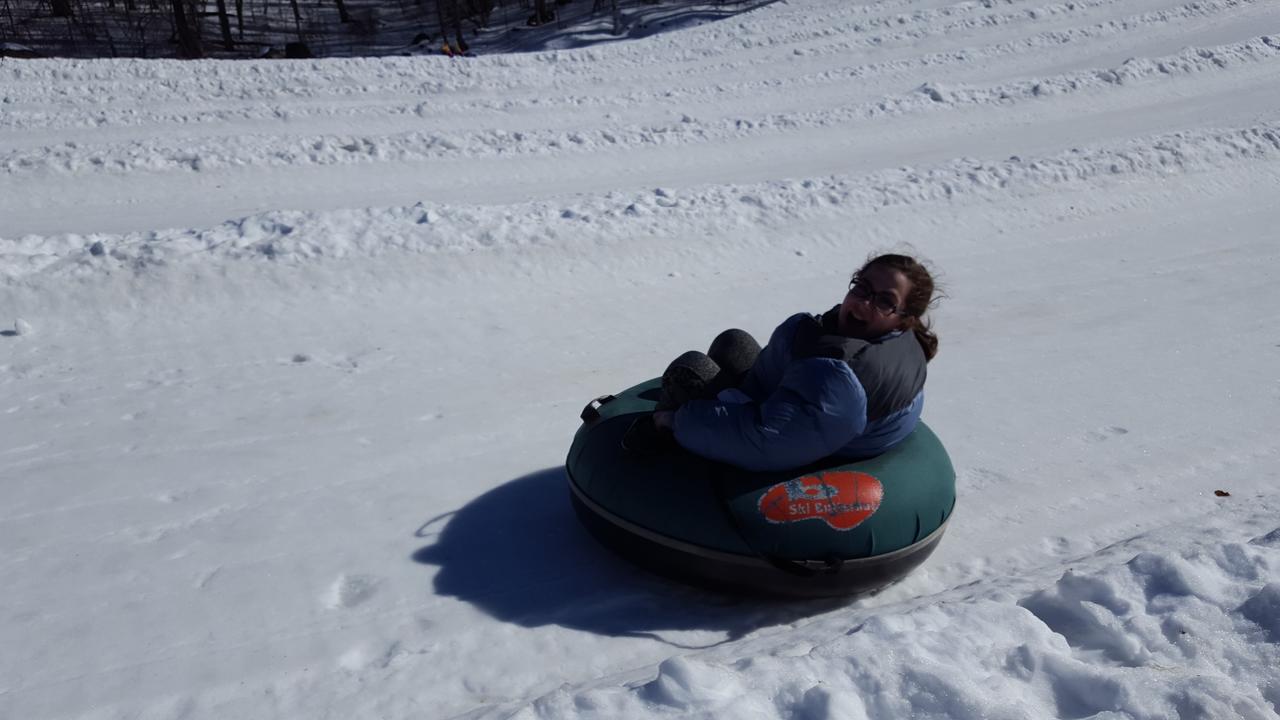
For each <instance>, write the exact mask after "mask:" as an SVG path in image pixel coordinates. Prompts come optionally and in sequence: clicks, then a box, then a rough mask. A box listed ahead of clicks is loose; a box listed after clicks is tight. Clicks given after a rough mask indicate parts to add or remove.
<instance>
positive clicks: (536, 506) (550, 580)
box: [413, 468, 848, 645]
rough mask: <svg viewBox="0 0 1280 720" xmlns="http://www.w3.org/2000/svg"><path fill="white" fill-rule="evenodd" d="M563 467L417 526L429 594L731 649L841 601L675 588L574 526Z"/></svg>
mask: <svg viewBox="0 0 1280 720" xmlns="http://www.w3.org/2000/svg"><path fill="white" fill-rule="evenodd" d="M567 483H568V480H567V479H566V477H565V472H564V469H563V468H550V469H547V470H542V471H540V472H536V473H533V474H531V475H526V476H524V477H521V478H518V479H515V480H512V481H511V482H508V483H505V484H503V485H500V486H498V487H497V488H494V489H493V490H490V491H489V492H487V493H485V494H483V495H481V496H479V497H477V498H476V499H474V500H472V501H471V502H470V503H468V504H467V505H465V506H464V507H462V508H461V509H459V510H457V511H455V512H453V513H448V514H446V515H441V516H439V517H436V518H433V519H431V520H429V521H427V522H426V523H425V524H424V525H423V526H422V527H421V528H419V529H418V531H417V533H416V535H417V536H418V537H421V538H431V539H432V542H431V543H430V544H429V545H426V546H425V547H422V548H420V549H419V550H418V551H417V552H415V553H413V560H414V561H415V562H419V563H422V564H424V565H436V566H439V568H440V569H439V571H438V572H437V573H436V576H435V580H434V582H435V593H436V594H437V595H445V596H450V597H456V598H458V599H459V600H462V601H464V602H468V603H471V604H472V605H474V606H476V607H477V608H479V609H481V610H483V611H484V612H486V613H488V614H489V615H491V616H493V617H494V618H497V619H499V620H502V621H505V622H510V623H515V624H518V625H521V626H524V627H530V628H532V627H541V626H545V625H559V626H562V627H566V628H573V629H576V630H583V631H587V632H592V633H596V634H599V635H608V636H615V637H621V636H631V637H650V638H655V639H659V640H663V641H664V642H669V643H671V644H673V645H678V643H675V642H672V641H670V640H668V639H666V638H662V637H661V636H659V635H657V633H659V632H661V631H690V630H703V631H717V632H724V633H726V634H727V640H734V639H736V638H739V637H742V636H743V635H746V634H747V633H749V632H751V631H753V630H755V629H758V628H762V627H767V626H770V625H776V624H779V623H785V622H791V621H794V620H796V619H798V618H802V617H805V616H808V615H813V614H816V613H819V612H825V611H827V610H831V609H833V608H835V607H839V606H841V605H844V604H846V603H847V602H848V601H847V600H825V601H804V602H790V603H787V604H782V603H780V602H776V601H769V600H757V599H745V598H738V597H733V596H728V595H721V594H716V593H712V592H708V591H704V590H699V589H696V588H691V587H687V586H684V585H679V584H676V583H674V582H671V581H668V580H665V579H663V578H660V577H657V576H655V575H652V574H649V573H647V572H645V571H643V570H640V569H638V568H636V567H634V566H632V565H630V564H629V563H627V562H626V561H625V560H623V559H621V558H619V557H617V556H615V555H613V554H612V553H611V552H610V551H608V550H607V549H605V548H604V547H602V546H601V545H600V544H599V543H597V542H596V540H595V538H593V537H591V535H589V534H588V533H587V531H586V530H585V529H583V527H582V526H581V525H580V524H579V522H578V519H577V517H576V516H575V515H574V513H573V508H572V507H571V505H570V502H569V497H568V493H569V490H568V485H567Z"/></svg>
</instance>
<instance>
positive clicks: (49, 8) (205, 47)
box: [0, 0, 764, 58]
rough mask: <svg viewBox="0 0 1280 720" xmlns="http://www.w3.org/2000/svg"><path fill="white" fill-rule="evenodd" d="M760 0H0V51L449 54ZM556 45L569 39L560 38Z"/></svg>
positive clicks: (737, 7) (687, 17) (685, 17)
mask: <svg viewBox="0 0 1280 720" xmlns="http://www.w3.org/2000/svg"><path fill="white" fill-rule="evenodd" d="M760 4H764V2H762V1H761V0H756V1H755V2H750V1H744V0H737V1H733V0H702V1H701V2H696V3H695V2H689V1H687V0H685V1H682V0H0V57H3V56H8V57H48V56H58V57H179V58H200V57H220V58H257V57H324V56H352V55H394V54H424V53H445V54H451V55H452V54H459V53H467V52H469V51H470V50H471V47H470V46H471V45H472V44H473V43H474V42H475V40H476V38H477V37H481V36H483V37H484V38H486V39H487V40H488V42H486V43H485V45H486V48H487V49H500V50H522V49H524V50H532V49H539V48H540V46H542V47H545V46H550V45H549V42H550V39H551V38H553V37H555V36H556V31H557V30H564V29H566V28H568V27H570V26H572V27H573V28H575V32H578V33H587V32H590V33H595V34H596V35H601V34H605V35H608V34H612V35H615V36H626V35H635V34H647V32H645V31H644V28H645V23H646V18H663V20H662V22H664V23H665V22H671V21H675V22H679V23H680V24H686V23H688V22H698V21H701V20H703V19H717V18H719V17H724V16H725V15H727V14H733V13H736V12H741V11H742V10H745V9H750V7H744V6H757V5H760ZM728 6H733V7H728ZM673 16H674V17H673ZM495 39H496V41H495ZM582 40H583V42H584V43H585V42H586V38H585V37H583V38H582ZM569 44H570V45H571V44H572V42H570V43H569ZM556 46H561V47H563V46H566V44H565V42H563V38H561V42H559V43H557V45H556Z"/></svg>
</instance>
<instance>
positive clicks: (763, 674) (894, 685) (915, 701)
mask: <svg viewBox="0 0 1280 720" xmlns="http://www.w3.org/2000/svg"><path fill="white" fill-rule="evenodd" d="M1274 517H1275V516H1274V514H1272V515H1267V514H1266V513H1262V512H1251V513H1248V517H1247V518H1246V519H1244V520H1243V521H1241V520H1240V519H1239V518H1238V517H1236V516H1235V511H1234V510H1223V511H1220V512H1219V513H1218V514H1217V516H1216V517H1214V518H1212V520H1211V521H1210V523H1209V527H1208V528H1207V532H1206V533H1205V535H1204V537H1199V538H1196V539H1194V540H1193V539H1191V538H1194V537H1195V536H1190V535H1187V534H1186V533H1185V532H1183V530H1182V529H1181V528H1165V529H1162V530H1159V531H1154V532H1151V533H1146V534H1143V535H1140V536H1137V537H1134V538H1132V539H1130V540H1127V541H1125V542H1122V543H1117V544H1115V545H1113V546H1111V547H1108V548H1105V549H1103V550H1101V551H1099V552H1098V553H1096V554H1093V555H1091V556H1088V557H1083V558H1076V559H1075V560H1073V561H1072V562H1071V567H1070V568H1067V569H1065V570H1063V569H1062V568H1061V567H1059V568H1057V569H1056V570H1054V569H1052V568H1047V569H1045V570H1043V571H1041V572H1039V573H1032V574H1030V575H1028V576H1027V577H1024V578H1019V579H1004V580H992V581H989V582H986V583H981V584H978V585H976V586H974V585H966V586H963V587H960V588H954V589H951V590H948V591H944V592H941V593H938V594H936V595H932V596H928V597H922V598H916V599H912V600H906V601H901V602H893V603H887V604H881V605H874V604H873V605H871V606H869V607H865V608H861V609H853V610H851V611H850V612H848V613H841V614H838V615H836V616H832V617H827V618H823V619H821V620H817V621H814V622H812V623H809V624H807V625H803V626H801V627H799V628H796V629H794V630H792V631H790V632H789V633H788V634H787V635H786V638H785V641H781V642H780V641H779V639H778V638H775V637H770V636H765V637H760V638H753V639H749V640H743V641H739V642H737V643H733V644H731V645H729V646H722V647H718V648H714V649H711V650H706V651H697V652H694V653H691V654H687V655H683V656H677V657H673V658H671V659H669V660H666V661H664V662H662V663H661V664H659V665H658V666H657V667H656V668H650V669H648V671H647V672H644V671H639V672H641V673H643V675H644V679H641V680H623V678H629V677H631V676H632V673H624V674H622V675H620V676H619V677H618V679H616V680H615V681H614V682H597V683H593V684H592V686H590V687H584V688H562V689H560V690H557V691H555V692H552V693H550V694H547V695H544V696H542V697H539V698H537V699H533V700H531V701H529V702H527V703H524V704H511V705H504V706H498V707H489V708H483V709H479V710H477V711H475V712H472V713H467V714H466V715H463V716H461V717H464V718H469V719H477V718H490V717H494V718H496V717H504V718H506V717H509V718H513V720H535V719H540V718H603V717H610V716H624V717H635V716H640V715H650V714H652V715H656V716H665V715H668V714H671V715H676V714H678V715H679V716H681V717H692V718H715V717H756V716H762V717H791V718H806V719H810V718H812V719H819V718H821V719H824V720H825V719H828V718H830V719H832V720H834V719H835V718H840V719H841V720H865V719H867V718H884V717H913V718H957V717H965V718H968V717H974V718H976V717H985V718H1026V717H1091V716H1096V715H1097V714H1099V713H1102V714H1107V713H1116V714H1118V715H1119V716H1123V717H1130V718H1135V719H1138V720H1162V719H1163V718H1169V717H1234V718H1242V719H1244V720H1264V719H1265V720H1271V719H1272V718H1274V717H1275V713H1276V711H1277V708H1280V687H1276V686H1274V685H1272V686H1263V687H1259V686H1257V685H1254V684H1253V683H1251V682H1250V681H1249V680H1247V679H1242V678H1250V677H1256V674H1257V673H1258V672H1265V671H1264V670H1263V669H1264V668H1272V667H1276V665H1277V663H1280V645H1277V644H1275V643H1274V641H1269V640H1268V638H1271V637H1274V636H1275V634H1276V632H1277V627H1278V625H1277V624H1278V623H1280V584H1277V583H1274V582H1266V581H1265V580H1264V578H1267V577H1274V576H1275V573H1276V572H1277V571H1280V529H1271V531H1270V532H1267V530H1268V529H1270V525H1268V523H1272V524H1273V523H1274ZM1237 522H1239V524H1238V525H1236V524H1235V523H1237ZM1052 573H1057V577H1056V579H1053V574H1052ZM889 649H891V650H889ZM1010 699H1013V700H1012V702H1011V701H1010Z"/></svg>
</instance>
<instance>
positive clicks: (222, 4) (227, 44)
mask: <svg viewBox="0 0 1280 720" xmlns="http://www.w3.org/2000/svg"><path fill="white" fill-rule="evenodd" d="M217 4H218V26H219V27H220V28H221V29H222V47H224V48H226V49H227V50H235V49H236V41H235V38H233V37H231V18H229V17H227V0H217Z"/></svg>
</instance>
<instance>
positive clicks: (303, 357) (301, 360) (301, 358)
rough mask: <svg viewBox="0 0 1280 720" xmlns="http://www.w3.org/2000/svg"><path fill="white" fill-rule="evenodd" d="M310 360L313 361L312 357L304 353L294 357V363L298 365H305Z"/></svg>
mask: <svg viewBox="0 0 1280 720" xmlns="http://www.w3.org/2000/svg"><path fill="white" fill-rule="evenodd" d="M310 359H311V356H310V355H306V354H303V353H298V354H296V355H294V356H293V361H294V362H296V363H304V362H307V361H308V360H310Z"/></svg>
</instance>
